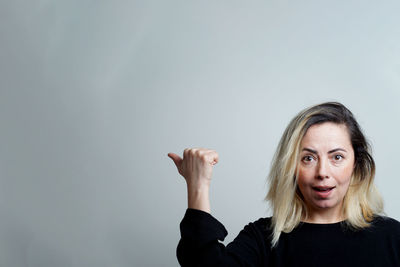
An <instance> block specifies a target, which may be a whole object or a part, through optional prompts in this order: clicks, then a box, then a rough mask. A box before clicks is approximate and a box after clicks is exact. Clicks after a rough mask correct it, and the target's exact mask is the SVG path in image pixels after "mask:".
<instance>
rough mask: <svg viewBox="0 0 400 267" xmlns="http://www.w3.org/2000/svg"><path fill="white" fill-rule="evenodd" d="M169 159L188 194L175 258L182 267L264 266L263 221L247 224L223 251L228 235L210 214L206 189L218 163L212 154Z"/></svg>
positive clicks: (190, 151)
mask: <svg viewBox="0 0 400 267" xmlns="http://www.w3.org/2000/svg"><path fill="white" fill-rule="evenodd" d="M168 156H169V157H170V158H171V159H172V160H173V161H174V163H175V165H176V167H177V168H178V172H179V173H180V174H181V175H182V176H183V177H184V178H185V180H186V184H187V190H188V209H187V210H186V213H185V216H184V218H183V220H182V222H181V224H180V232H181V239H180V241H179V244H178V247H177V258H178V261H179V263H180V264H181V266H207V267H210V266H218V267H224V266H229V267H235V266H265V265H264V262H265V260H266V255H267V254H266V253H267V251H268V249H267V247H266V245H265V244H266V243H265V237H266V236H269V235H268V234H266V233H265V230H266V228H267V227H266V221H265V220H258V221H257V222H255V223H250V224H248V225H247V226H245V228H244V229H243V230H242V231H241V232H240V233H239V235H238V236H237V237H236V238H235V240H234V241H233V242H231V243H230V244H229V245H227V246H226V247H225V245H224V244H223V243H221V242H220V241H223V240H224V238H225V237H226V235H227V234H228V232H227V231H226V229H225V227H224V226H223V225H222V224H221V223H220V222H219V221H218V220H217V219H215V218H214V217H213V216H212V215H211V214H210V200H209V188H210V183H211V176H212V169H213V166H214V165H215V164H216V163H217V162H218V154H217V152H216V151H214V150H210V149H204V148H193V149H185V151H184V153H183V158H181V157H180V156H178V155H177V154H174V153H169V154H168Z"/></svg>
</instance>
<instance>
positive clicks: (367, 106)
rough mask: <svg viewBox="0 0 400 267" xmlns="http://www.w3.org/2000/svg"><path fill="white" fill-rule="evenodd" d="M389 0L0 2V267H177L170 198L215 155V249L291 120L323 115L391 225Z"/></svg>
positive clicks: (398, 64)
mask: <svg viewBox="0 0 400 267" xmlns="http://www.w3.org/2000/svg"><path fill="white" fill-rule="evenodd" d="M399 10H400V4H399V2H398V1H352V0H350V1H317V0H315V1H289V0H282V1H279V0H273V1H261V0H260V1H223V0H213V1H204V0H203V1H187V0H185V1H178V0H170V1H162V0H146V1H123V0H121V1H119V0H117V1H100V0H97V1H93V0H92V1H89V0H79V1H78V0H59V1H50V0H37V1H26V0H25V1H23V0H12V1H11V0H2V1H0V216H1V217H0V266H1V267H17V266H18V267H19V266H29V267H47V266H49V267H50V266H57V267H67V266H71V267H72V266H73V267H77V266H82V267H91V266H93V267H94V266H96V267H100V266H107V267H108V266H116V267H123V266H124V267H125V266H177V265H178V263H177V260H176V254H175V253H176V245H177V243H178V240H179V238H180V233H179V222H180V221H181V219H182V217H183V215H184V212H185V209H186V207H187V202H186V187H185V182H184V180H183V178H182V177H181V176H180V175H179V174H178V172H177V170H176V168H175V166H174V164H173V162H172V161H171V160H170V159H169V158H168V157H167V153H168V152H175V153H178V154H181V153H182V152H183V150H184V149H185V148H187V147H206V148H212V149H215V150H216V151H217V152H218V153H219V155H220V162H219V163H218V164H217V165H216V166H215V168H214V176H213V182H212V187H211V208H212V214H213V215H214V216H215V217H216V218H217V219H218V220H220V221H221V222H222V223H223V224H224V225H225V227H226V228H227V230H228V232H229V235H228V237H227V238H226V240H225V244H226V243H227V242H229V241H231V240H232V239H233V238H234V237H235V236H236V235H237V234H238V232H239V231H240V230H241V229H242V228H243V227H244V226H245V225H246V224H247V223H249V222H250V221H254V220H256V219H258V218H260V217H263V216H269V215H270V211H269V210H268V203H266V202H264V201H263V199H264V196H265V194H266V191H267V187H266V183H265V181H266V176H267V174H268V171H269V167H270V162H271V158H272V156H273V153H274V151H275V148H276V146H277V144H278V141H279V138H280V136H281V134H282V133H283V131H284V128H285V127H286V125H287V124H288V122H289V120H290V119H291V118H292V117H293V116H294V115H296V113H297V112H299V111H300V110H301V109H303V108H305V107H308V106H310V105H313V104H317V103H321V102H324V101H331V100H334V101H340V102H342V103H343V104H345V105H346V106H347V107H348V108H349V109H350V110H352V111H353V113H354V114H355V116H356V118H357V119H358V121H359V123H360V124H361V126H362V128H363V129H364V131H365V134H366V136H367V137H368V139H369V140H370V141H371V143H372V147H373V156H374V158H375V160H376V164H377V174H376V183H377V186H378V188H379V190H380V192H381V193H382V195H383V197H384V200H385V210H386V213H387V215H388V216H391V217H393V218H395V219H397V220H399V219H400V201H399V196H398V195H399V193H398V192H399V187H400V177H399V174H398V172H399V171H398V168H399V151H400V139H399V131H400V126H399V125H400V124H399V116H400V102H399V101H400V16H399Z"/></svg>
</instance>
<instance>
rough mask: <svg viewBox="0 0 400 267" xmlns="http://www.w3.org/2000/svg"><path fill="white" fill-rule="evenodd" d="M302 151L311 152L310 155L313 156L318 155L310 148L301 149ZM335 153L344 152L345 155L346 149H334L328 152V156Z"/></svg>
mask: <svg viewBox="0 0 400 267" xmlns="http://www.w3.org/2000/svg"><path fill="white" fill-rule="evenodd" d="M302 151H308V152H311V153H314V154H317V155H318V152H317V151H316V150H314V149H311V148H308V147H305V148H303V150H302ZM337 151H343V152H346V153H347V151H346V149H344V148H340V147H339V148H335V149H332V150H329V151H328V154H331V153H335V152H337Z"/></svg>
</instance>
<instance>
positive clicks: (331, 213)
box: [302, 209, 345, 223]
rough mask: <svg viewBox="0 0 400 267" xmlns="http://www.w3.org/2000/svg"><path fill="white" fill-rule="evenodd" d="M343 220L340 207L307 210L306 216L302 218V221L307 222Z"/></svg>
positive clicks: (335, 221)
mask: <svg viewBox="0 0 400 267" xmlns="http://www.w3.org/2000/svg"><path fill="white" fill-rule="evenodd" d="M343 220H345V217H344V215H343V213H342V210H341V209H336V210H329V209H328V210H327V209H318V210H315V209H314V210H312V209H309V210H308V216H307V217H304V218H303V219H302V221H303V222H308V223H337V222H341V221H343Z"/></svg>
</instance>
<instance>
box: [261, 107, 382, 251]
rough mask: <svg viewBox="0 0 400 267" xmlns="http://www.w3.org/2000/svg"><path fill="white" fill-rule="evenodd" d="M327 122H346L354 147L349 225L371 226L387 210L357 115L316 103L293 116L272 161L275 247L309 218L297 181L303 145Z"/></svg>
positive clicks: (347, 200) (346, 208) (346, 204)
mask: <svg viewBox="0 0 400 267" xmlns="http://www.w3.org/2000/svg"><path fill="white" fill-rule="evenodd" d="M324 122H333V123H337V124H344V125H346V127H347V130H348V132H349V136H350V140H351V143H352V146H353V150H354V156H355V157H354V171H353V173H352V177H351V181H350V185H349V189H348V191H347V193H346V195H345V197H344V201H343V216H344V217H345V218H346V224H347V225H348V226H349V227H350V228H352V229H361V228H364V227H368V226H369V225H370V224H369V223H370V222H371V221H372V220H373V217H374V216H375V215H377V214H380V213H382V212H383V201H382V198H381V196H380V194H379V192H378V191H377V189H376V187H375V185H374V183H373V180H374V176H375V162H374V160H373V158H372V156H371V149H370V145H369V143H368V142H367V140H366V138H365V137H364V135H363V133H362V131H361V128H360V126H359V125H358V123H357V121H356V120H355V118H354V116H353V114H352V113H351V111H350V110H348V109H347V108H346V107H345V106H344V105H342V104H340V103H338V102H326V103H322V104H319V105H315V106H312V107H310V108H307V109H304V110H303V111H301V112H300V113H299V114H297V116H295V117H294V118H293V119H292V121H291V122H290V123H289V125H288V126H287V128H286V130H285V132H284V133H283V135H282V138H281V140H280V142H279V145H278V148H277V150H276V152H275V155H274V158H273V160H272V164H271V170H270V173H269V175H268V182H269V191H268V194H267V196H266V198H265V199H266V200H267V201H269V203H270V206H271V208H272V212H273V215H272V224H271V228H272V246H275V245H276V244H277V243H278V240H279V237H280V235H281V233H282V232H284V233H289V232H291V231H292V230H293V229H294V228H295V227H296V226H298V224H299V223H300V221H301V219H302V218H307V207H306V204H305V202H304V200H303V198H302V197H301V193H300V191H299V189H298V187H297V181H296V177H297V173H296V169H297V164H298V162H299V150H300V144H301V141H302V139H303V137H304V135H305V133H306V132H307V130H308V129H309V128H310V127H311V126H312V125H315V124H320V123H324Z"/></svg>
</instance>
